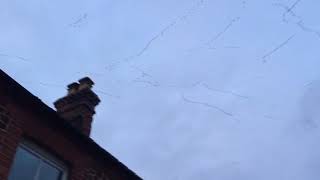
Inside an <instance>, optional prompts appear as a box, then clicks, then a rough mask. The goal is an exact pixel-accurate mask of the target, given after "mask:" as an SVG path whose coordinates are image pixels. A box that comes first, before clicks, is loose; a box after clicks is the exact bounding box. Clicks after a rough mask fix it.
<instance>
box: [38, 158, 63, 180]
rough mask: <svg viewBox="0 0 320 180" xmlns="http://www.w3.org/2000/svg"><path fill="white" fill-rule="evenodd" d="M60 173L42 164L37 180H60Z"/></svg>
mask: <svg viewBox="0 0 320 180" xmlns="http://www.w3.org/2000/svg"><path fill="white" fill-rule="evenodd" d="M61 174H62V172H61V171H60V170H58V169H56V168H55V167H53V166H51V165H49V164H47V163H45V162H42V163H41V168H40V174H39V178H38V180H60V179H61Z"/></svg>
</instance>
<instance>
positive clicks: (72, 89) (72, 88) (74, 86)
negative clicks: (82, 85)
mask: <svg viewBox="0 0 320 180" xmlns="http://www.w3.org/2000/svg"><path fill="white" fill-rule="evenodd" d="M67 87H68V94H75V93H76V92H77V91H78V89H79V83H76V82H74V83H71V84H69V85H68V86H67Z"/></svg>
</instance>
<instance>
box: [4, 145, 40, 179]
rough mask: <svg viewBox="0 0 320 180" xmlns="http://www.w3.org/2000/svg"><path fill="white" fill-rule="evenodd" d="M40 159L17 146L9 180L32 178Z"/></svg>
mask: <svg viewBox="0 0 320 180" xmlns="http://www.w3.org/2000/svg"><path fill="white" fill-rule="evenodd" d="M39 165H40V160H39V159H38V158H37V157H36V156H34V155H33V154H31V153H30V152H29V151H27V150H25V149H23V148H21V147H18V149H17V153H16V156H15V159H14V162H13V166H12V167H11V172H10V176H9V180H22V179H24V180H34V177H35V175H36V172H37V169H38V167H39Z"/></svg>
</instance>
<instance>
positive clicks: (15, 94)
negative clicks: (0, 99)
mask: <svg viewBox="0 0 320 180" xmlns="http://www.w3.org/2000/svg"><path fill="white" fill-rule="evenodd" d="M1 81H2V82H4V83H6V84H8V86H7V87H5V88H6V90H7V92H8V93H9V94H10V95H12V98H13V99H15V100H19V97H24V98H26V99H27V100H28V102H29V103H31V104H32V108H34V109H35V111H37V112H38V111H39V112H42V113H46V114H47V115H49V116H52V117H53V118H54V119H55V121H52V120H50V121H51V123H57V125H59V126H61V127H63V128H66V130H68V131H69V132H70V133H71V134H73V135H75V136H77V137H78V138H79V140H80V141H82V142H83V143H86V144H87V145H88V146H89V147H90V148H91V150H92V151H94V152H95V153H97V154H96V155H101V157H102V158H103V160H106V161H112V163H114V164H115V165H116V166H118V167H119V168H120V169H122V170H124V171H125V172H126V174H127V175H128V176H129V177H132V178H133V179H142V178H140V177H139V176H138V175H137V174H135V173H134V172H133V171H131V170H130V169H129V168H128V167H127V166H125V165H124V164H123V163H121V162H120V161H119V160H118V159H117V158H115V157H114V156H113V155H111V154H110V153H109V152H107V151H106V150H105V149H103V148H102V147H101V146H99V145H98V144H97V143H96V142H95V141H94V140H93V139H91V138H90V137H88V136H86V135H84V134H82V133H81V132H80V131H78V130H77V129H75V128H74V127H73V126H71V125H70V124H69V123H68V122H67V121H65V120H64V119H63V118H61V117H60V116H59V115H58V114H57V112H56V111H55V110H53V109H52V108H51V107H49V106H48V105H47V104H45V103H44V102H42V101H41V100H40V99H39V98H38V97H36V96H35V95H33V94H32V93H31V92H29V91H28V90H27V89H26V88H24V87H23V86H22V85H20V84H19V83H18V82H16V81H15V80H14V79H13V78H11V77H10V76H9V75H8V74H6V73H5V72H4V71H3V70H1V69H0V82H1ZM20 101H21V99H20ZM22 103H25V101H24V102H22ZM26 107H29V108H31V106H26ZM40 109H41V110H40Z"/></svg>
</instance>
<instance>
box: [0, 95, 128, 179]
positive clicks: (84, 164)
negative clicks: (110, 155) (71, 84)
mask: <svg viewBox="0 0 320 180" xmlns="http://www.w3.org/2000/svg"><path fill="white" fill-rule="evenodd" d="M1 115H3V117H5V118H4V119H6V120H5V122H6V124H5V126H3V127H4V128H2V129H0V180H5V179H7V177H8V175H9V172H10V167H11V165H12V162H13V159H14V155H15V152H16V148H17V147H18V145H19V143H20V142H21V140H22V139H24V138H25V139H28V140H31V141H32V142H33V143H35V144H37V145H38V146H40V147H41V148H42V149H44V150H45V151H47V152H48V153H50V154H52V155H54V156H56V157H57V159H59V160H61V161H62V162H64V163H65V165H66V166H67V167H68V172H69V173H68V174H69V176H68V179H70V180H117V179H119V180H120V179H128V178H126V176H125V175H124V174H121V173H117V172H120V171H118V170H119V169H117V167H115V166H112V163H103V162H100V161H98V160H97V159H95V158H94V157H93V156H92V154H90V152H89V151H88V150H87V149H86V148H85V147H83V144H81V143H80V142H79V140H77V139H75V137H73V136H70V134H69V133H68V132H66V131H65V130H62V129H61V127H58V126H56V125H55V124H54V123H50V121H48V118H52V117H48V116H46V115H45V114H39V113H35V112H31V111H29V110H28V108H26V107H21V105H17V104H16V103H15V102H14V101H12V100H11V99H10V98H8V96H7V95H4V94H1V92H0V117H1ZM53 120H54V119H53ZM53 120H52V121H53ZM52 121H51V122H52ZM1 127H2V126H1Z"/></svg>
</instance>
